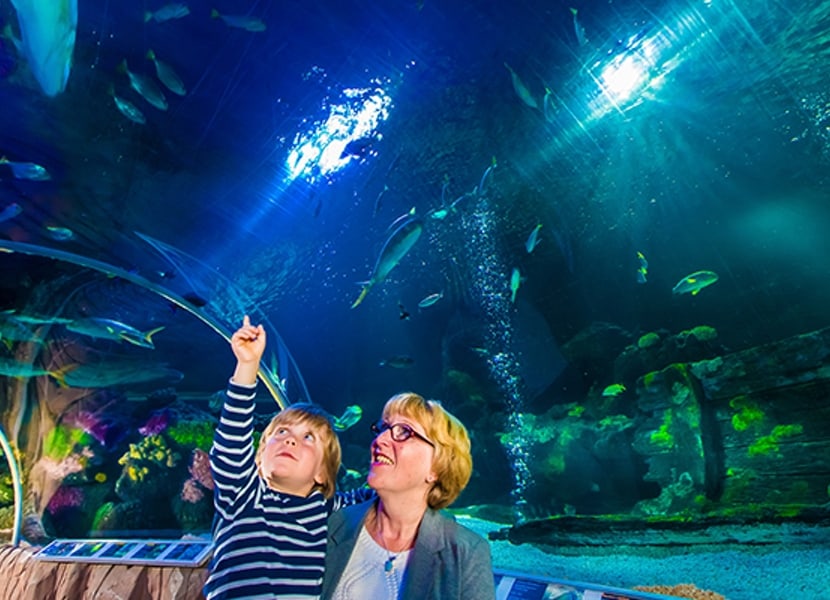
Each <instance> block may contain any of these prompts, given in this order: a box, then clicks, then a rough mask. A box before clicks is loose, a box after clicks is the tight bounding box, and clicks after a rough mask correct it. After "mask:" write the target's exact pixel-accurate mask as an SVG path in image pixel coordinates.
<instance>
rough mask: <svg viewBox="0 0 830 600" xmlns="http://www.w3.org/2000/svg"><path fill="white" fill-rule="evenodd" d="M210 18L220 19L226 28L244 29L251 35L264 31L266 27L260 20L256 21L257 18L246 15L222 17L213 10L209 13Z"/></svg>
mask: <svg viewBox="0 0 830 600" xmlns="http://www.w3.org/2000/svg"><path fill="white" fill-rule="evenodd" d="M210 18H211V19H222V20H223V21H224V22H225V25H227V26H228V27H235V28H237V29H244V30H245V31H251V32H253V33H258V32H260V31H265V27H266V25H265V23H264V22H263V21H262V19H258V18H257V17H251V16H248V15H223V14H222V13H220V12H219V11H218V10H216V9H215V8H214V9H212V10H211V11H210Z"/></svg>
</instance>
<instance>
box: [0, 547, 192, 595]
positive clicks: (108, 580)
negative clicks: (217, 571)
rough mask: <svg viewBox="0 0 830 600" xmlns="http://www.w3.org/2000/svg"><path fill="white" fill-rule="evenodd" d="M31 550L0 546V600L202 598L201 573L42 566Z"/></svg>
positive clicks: (176, 569)
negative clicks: (0, 583) (0, 582)
mask: <svg viewBox="0 0 830 600" xmlns="http://www.w3.org/2000/svg"><path fill="white" fill-rule="evenodd" d="M34 552H35V549H33V548H27V547H17V548H15V547H13V546H10V545H4V546H0V581H2V582H3V584H2V585H0V600H51V599H53V598H73V599H77V600H82V599H89V600H91V599H93V598H95V599H96V600H108V599H109V600H115V599H133V598H134V599H136V600H138V599H142V600H143V599H145V598H153V600H174V599H175V600H191V599H192V600H197V599H201V598H204V596H203V595H202V586H203V585H204V583H205V579H207V569H206V568H204V567H198V568H185V567H151V566H146V565H106V564H89V563H88V564H83V563H70V562H66V563H64V562H47V561H41V560H36V559H35V558H34Z"/></svg>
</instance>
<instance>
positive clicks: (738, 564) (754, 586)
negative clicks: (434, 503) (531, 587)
mask: <svg viewBox="0 0 830 600" xmlns="http://www.w3.org/2000/svg"><path fill="white" fill-rule="evenodd" d="M458 520H459V522H461V523H462V524H463V525H465V526H467V527H469V528H470V529H472V530H474V531H476V532H477V533H480V534H481V535H483V536H484V537H487V533H489V532H491V531H497V530H499V529H500V528H502V527H503V525H499V524H498V523H491V522H488V521H483V520H479V519H473V518H459V519H458ZM490 547H491V549H492V554H493V567H494V568H496V569H507V570H511V571H520V572H523V573H529V574H532V575H540V576H542V577H553V578H557V579H567V580H570V581H578V582H590V583H595V584H600V585H608V586H614V587H621V588H628V589H631V588H633V587H634V586H637V585H645V586H650V585H678V584H682V583H692V584H694V585H696V586H697V587H698V588H701V589H707V590H712V591H714V592H717V593H719V594H722V595H723V596H725V597H726V598H727V600H774V599H777V598H788V599H794V600H822V599H825V598H830V547H827V546H820V547H819V546H807V545H802V544H799V545H794V546H791V547H787V546H779V545H776V546H762V547H759V546H745V547H735V546H732V547H729V548H728V549H725V548H723V547H705V546H704V547H701V546H695V547H694V548H673V549H671V550H667V549H659V550H644V549H641V548H637V547H634V546H630V547H627V548H596V547H594V548H586V549H585V552H584V553H583V554H582V555H579V556H577V555H574V554H575V553H574V549H572V548H570V549H568V555H564V554H563V555H558V554H555V553H547V552H543V551H542V550H540V549H538V548H536V547H535V546H532V545H530V544H523V545H521V546H516V545H513V544H511V543H510V542H507V541H491V542H490Z"/></svg>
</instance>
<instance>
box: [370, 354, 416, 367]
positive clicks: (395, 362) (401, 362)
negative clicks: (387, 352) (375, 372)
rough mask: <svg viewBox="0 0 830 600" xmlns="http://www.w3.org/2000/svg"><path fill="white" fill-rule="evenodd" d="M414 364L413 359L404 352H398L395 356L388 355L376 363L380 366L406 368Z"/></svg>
mask: <svg viewBox="0 0 830 600" xmlns="http://www.w3.org/2000/svg"><path fill="white" fill-rule="evenodd" d="M414 364H415V359H414V358H412V357H411V356H407V355H406V354H399V355H397V356H390V357H389V358H385V359H383V360H382V361H380V362H379V363H378V366H381V367H390V368H392V369H408V368H410V367H411V366H412V365H414Z"/></svg>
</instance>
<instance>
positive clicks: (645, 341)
mask: <svg viewBox="0 0 830 600" xmlns="http://www.w3.org/2000/svg"><path fill="white" fill-rule="evenodd" d="M659 341H660V336H659V335H657V334H656V333H654V332H649V333H646V334H645V335H642V336H640V339H638V340H637V347H638V348H640V349H641V350H644V349H646V348H651V347H652V346H654V345H656V344H657V343H658V342H659Z"/></svg>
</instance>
